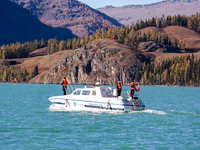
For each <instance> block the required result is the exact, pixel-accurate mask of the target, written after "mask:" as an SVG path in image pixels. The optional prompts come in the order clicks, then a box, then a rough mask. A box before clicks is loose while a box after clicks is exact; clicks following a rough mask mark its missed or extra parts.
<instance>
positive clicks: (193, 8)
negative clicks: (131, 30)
mask: <svg viewBox="0 0 200 150" xmlns="http://www.w3.org/2000/svg"><path fill="white" fill-rule="evenodd" d="M97 10H99V11H101V12H103V13H105V14H107V15H109V16H110V17H113V18H114V19H116V20H118V21H119V22H120V23H122V24H124V25H128V24H129V25H130V24H131V23H132V22H134V23H136V22H137V20H141V19H142V20H147V19H149V18H152V17H155V16H157V17H158V18H160V17H161V16H162V14H164V15H165V17H166V16H168V15H175V14H180V15H187V16H190V15H191V14H196V12H199V10H200V0H165V1H161V2H158V3H152V4H146V5H126V6H122V7H113V6H107V7H103V8H98V9H97Z"/></svg>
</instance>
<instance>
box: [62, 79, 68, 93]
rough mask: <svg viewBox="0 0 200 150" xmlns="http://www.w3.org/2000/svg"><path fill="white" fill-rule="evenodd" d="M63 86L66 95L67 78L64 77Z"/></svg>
mask: <svg viewBox="0 0 200 150" xmlns="http://www.w3.org/2000/svg"><path fill="white" fill-rule="evenodd" d="M61 85H62V86H63V93H64V94H63V95H66V90H67V79H66V78H65V77H64V79H63V82H62V83H61Z"/></svg>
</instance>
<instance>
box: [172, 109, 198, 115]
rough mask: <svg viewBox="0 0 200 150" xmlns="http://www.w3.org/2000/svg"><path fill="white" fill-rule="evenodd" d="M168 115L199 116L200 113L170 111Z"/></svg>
mask: <svg viewBox="0 0 200 150" xmlns="http://www.w3.org/2000/svg"><path fill="white" fill-rule="evenodd" d="M169 113H170V114H187V115H200V113H196V112H185V111H174V110H171V111H170V112H169Z"/></svg>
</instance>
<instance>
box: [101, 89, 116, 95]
mask: <svg viewBox="0 0 200 150" xmlns="http://www.w3.org/2000/svg"><path fill="white" fill-rule="evenodd" d="M100 90H101V95H102V97H114V96H113V90H114V88H110V87H100Z"/></svg>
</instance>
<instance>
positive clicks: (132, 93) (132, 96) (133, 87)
mask: <svg viewBox="0 0 200 150" xmlns="http://www.w3.org/2000/svg"><path fill="white" fill-rule="evenodd" d="M130 85H131V93H130V96H131V98H132V99H133V98H134V92H135V90H136V88H135V83H134V82H131V84H130Z"/></svg>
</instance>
